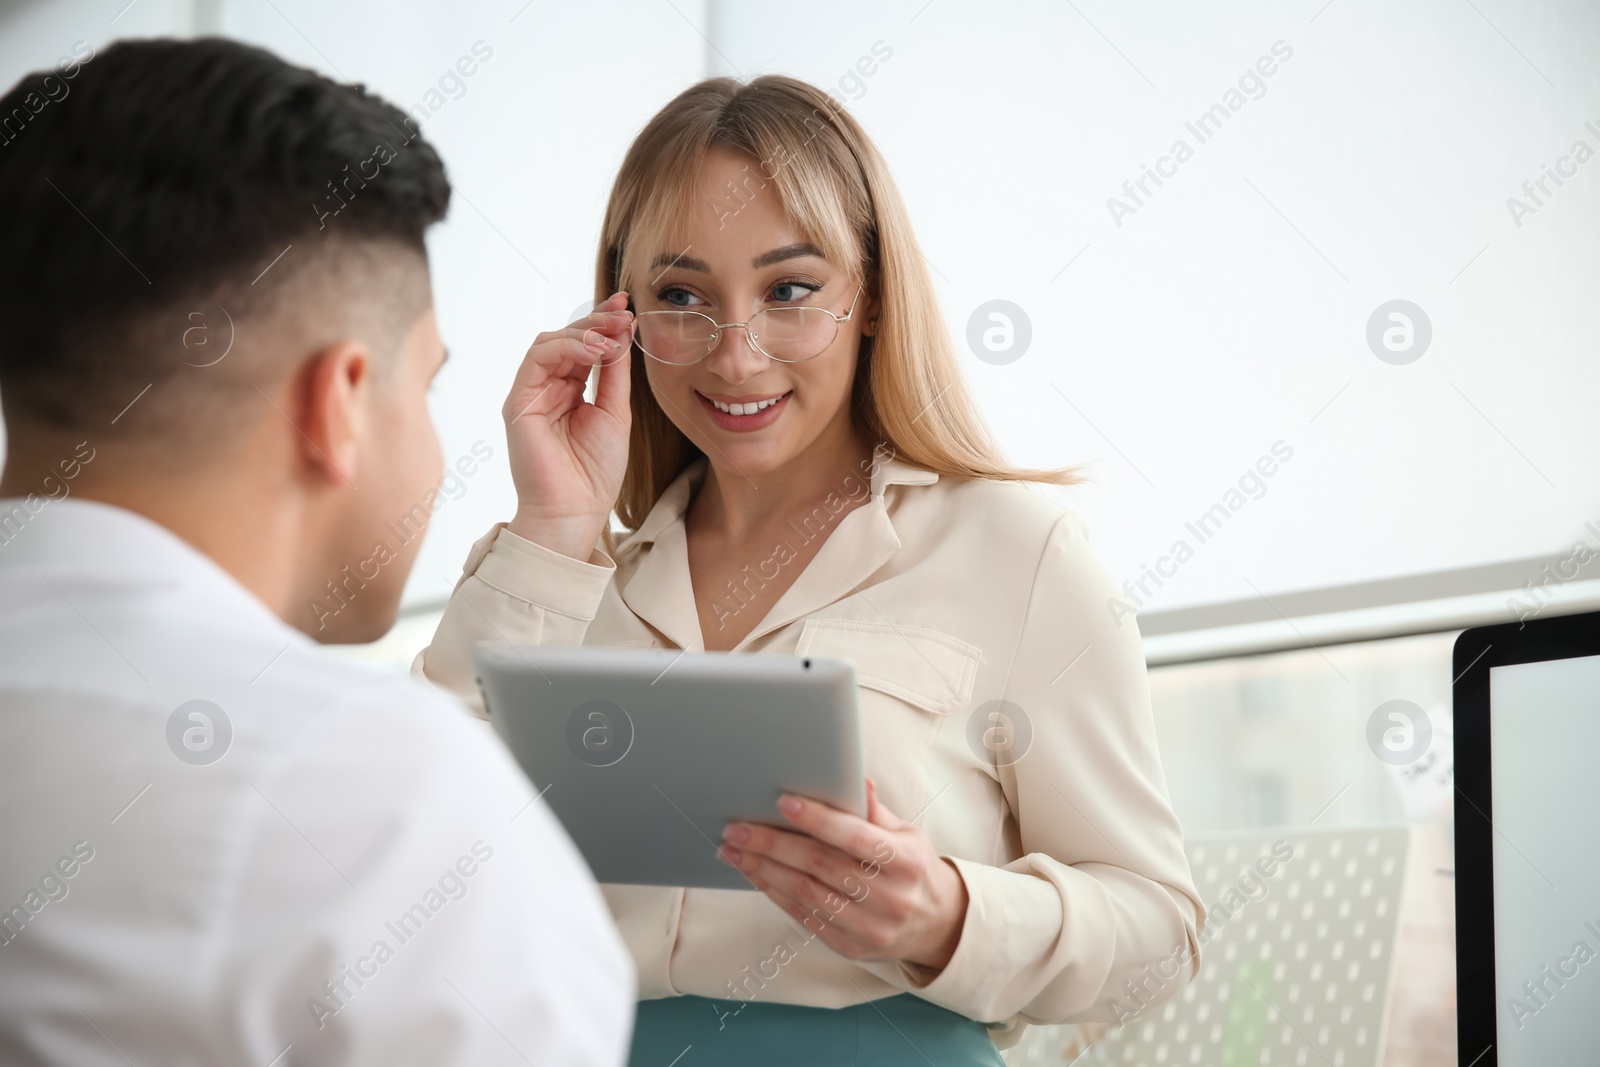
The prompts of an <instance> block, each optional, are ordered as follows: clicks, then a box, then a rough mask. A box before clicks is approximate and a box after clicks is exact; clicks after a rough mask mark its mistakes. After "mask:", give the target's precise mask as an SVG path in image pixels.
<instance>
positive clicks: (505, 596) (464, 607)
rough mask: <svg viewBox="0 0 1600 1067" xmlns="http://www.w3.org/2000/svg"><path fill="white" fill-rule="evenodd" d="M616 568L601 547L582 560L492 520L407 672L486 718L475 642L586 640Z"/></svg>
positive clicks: (561, 642) (569, 642)
mask: <svg viewBox="0 0 1600 1067" xmlns="http://www.w3.org/2000/svg"><path fill="white" fill-rule="evenodd" d="M616 570H617V565H616V563H615V562H613V561H612V559H611V557H610V556H608V555H606V554H605V552H603V551H601V549H600V548H599V547H598V546H597V547H596V548H595V549H594V551H593V552H592V553H590V556H589V559H588V561H587V562H585V561H583V560H579V559H574V558H573V557H571V556H566V555H563V554H561V553H560V552H556V551H554V550H553V549H549V548H546V547H544V546H543V545H540V544H537V543H535V542H533V541H529V540H527V539H526V538H522V537H518V536H517V535H516V534H514V533H512V532H511V531H510V530H508V529H506V524H505V523H497V524H496V525H495V527H494V528H493V529H491V530H490V531H489V532H488V533H487V534H485V535H484V536H483V537H481V538H479V540H478V541H477V543H476V544H474V545H473V546H472V551H471V552H470V553H469V554H468V555H467V562H466V564H465V565H464V566H463V567H462V571H461V580H460V581H458V582H457V583H456V587H455V591H454V592H452V593H451V594H450V602H449V603H448V604H446V605H445V609H444V616H443V617H442V618H441V619H440V620H439V628H438V629H437V630H436V631H434V635H433V641H432V643H431V644H429V645H428V647H427V648H425V649H423V650H422V651H421V652H419V653H417V658H416V659H415V660H414V661H413V662H412V664H411V673H412V674H413V675H415V676H417V677H419V678H422V679H425V680H427V681H430V682H432V683H433V684H435V685H437V686H440V687H442V688H444V689H448V690H450V691H451V692H452V693H454V694H455V695H456V696H458V697H460V698H461V700H462V702H463V703H465V704H466V705H467V707H468V708H470V709H471V710H472V712H473V714H475V715H477V716H478V717H479V718H486V717H487V716H485V714H484V710H483V694H482V693H480V692H479V691H478V684H477V673H476V671H475V670H474V668H473V664H472V649H473V646H474V645H476V644H477V643H478V642H479V641H500V642H510V643H512V644H519V645H581V644H583V638H584V635H585V633H587V632H588V629H589V623H591V622H592V621H594V617H595V613H596V612H597V611H599V609H600V600H601V598H602V597H603V596H605V591H606V587H607V586H608V585H609V584H610V583H611V579H612V577H613V576H614V575H615V574H616Z"/></svg>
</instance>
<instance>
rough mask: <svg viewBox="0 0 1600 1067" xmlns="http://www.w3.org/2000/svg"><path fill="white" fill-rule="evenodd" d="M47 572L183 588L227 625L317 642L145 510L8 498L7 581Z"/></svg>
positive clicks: (1, 521) (0, 548)
mask: <svg viewBox="0 0 1600 1067" xmlns="http://www.w3.org/2000/svg"><path fill="white" fill-rule="evenodd" d="M41 574H43V575H46V576H51V575H55V576H82V577H85V578H89V579H91V580H93V581H96V582H107V583H110V584H113V585H117V586H120V587H126V588H128V589H131V590H149V591H152V592H154V591H162V590H181V595H183V596H184V597H185V598H186V599H193V600H195V601H196V606H197V608H198V606H199V604H201V603H203V604H204V605H205V610H206V611H207V612H208V613H209V614H210V616H211V617H213V618H215V619H217V620H218V623H219V624H220V625H226V626H229V627H232V626H236V625H243V626H245V627H248V628H251V629H264V630H271V631H274V632H275V633H277V634H278V635H279V636H280V637H281V638H282V639H283V640H287V641H292V642H295V643H297V644H298V643H305V644H312V643H314V642H312V640H311V638H310V637H308V636H306V635H305V634H303V633H301V632H300V631H299V630H296V629H295V628H294V627H292V626H290V625H289V624H288V623H286V622H284V621H283V620H282V619H280V618H279V617H278V615H277V613H275V612H274V611H273V610H272V609H271V608H269V607H268V606H267V605H266V604H265V603H263V602H262V601H261V599H260V598H259V597H258V596H256V595H255V593H253V592H251V591H250V590H249V589H247V588H246V587H245V586H244V585H243V584H242V583H240V581H239V580H238V579H237V578H235V577H234V576H233V575H232V574H229V573H228V572H227V571H225V570H223V569H222V567H221V566H220V565H219V564H218V563H217V562H216V561H215V560H213V559H212V558H211V557H210V556H207V555H206V554H205V553H203V552H201V551H200V550H199V549H197V548H195V547H194V546H193V545H191V544H189V543H188V542H186V541H184V540H183V539H182V538H181V537H179V536H178V535H177V534H175V533H174V532H172V531H171V530H170V529H168V528H167V527H165V526H163V525H161V524H160V523H158V522H156V521H155V520H153V519H150V518H148V517H146V516H144V515H141V514H139V513H138V512H135V511H131V510H129V509H127V508H122V507H118V506H116V505H114V504H105V503H102V502H100V501H97V500H85V499H83V498H81V497H72V498H67V499H60V500H57V499H50V498H46V497H42V496H38V495H34V496H30V497H9V498H0V578H6V577H10V576H12V575H17V576H22V577H25V578H35V577H37V576H39V575H41Z"/></svg>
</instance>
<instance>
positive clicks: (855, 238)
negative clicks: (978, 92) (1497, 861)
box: [595, 75, 1085, 542]
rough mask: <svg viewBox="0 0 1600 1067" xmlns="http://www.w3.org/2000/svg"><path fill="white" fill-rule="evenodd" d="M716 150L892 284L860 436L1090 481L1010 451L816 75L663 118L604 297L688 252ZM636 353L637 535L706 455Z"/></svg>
mask: <svg viewBox="0 0 1600 1067" xmlns="http://www.w3.org/2000/svg"><path fill="white" fill-rule="evenodd" d="M714 148H718V149H723V150H725V151H729V152H732V153H734V154H736V155H741V156H747V157H749V159H750V160H751V162H752V163H756V164H757V169H758V171H759V173H751V174H749V177H748V178H747V179H746V187H747V188H748V185H749V183H750V182H751V181H753V182H755V183H756V186H757V188H761V187H764V186H765V185H766V184H767V183H768V182H772V183H775V184H776V186H777V189H778V195H779V197H780V200H781V202H782V204H783V207H784V210H785V211H786V213H787V214H788V216H789V218H790V219H791V220H793V222H794V223H795V225H796V227H797V228H798V229H800V231H801V232H802V233H804V234H805V235H806V236H807V237H808V238H809V239H810V240H811V241H813V242H814V243H816V244H817V246H818V247H819V248H821V250H822V252H823V255H824V257H825V258H826V259H827V260H828V261H829V262H831V263H835V264H837V265H839V266H841V267H846V268H852V267H853V268H856V269H857V272H858V274H857V276H858V277H861V278H869V277H873V276H875V277H876V278H877V282H878V296H879V315H878V327H877V330H876V332H875V336H873V337H863V338H862V342H861V343H862V348H861V353H860V363H859V365H858V366H857V368H856V380H855V385H854V387H853V389H852V399H851V415H852V421H853V423H854V425H855V428H856V431H857V432H858V433H860V434H861V435H862V436H863V437H864V438H865V439H866V440H867V441H868V442H869V443H872V444H874V445H875V444H876V443H878V442H886V443H887V444H888V445H889V446H890V448H892V449H893V453H892V454H893V455H894V456H895V457H896V458H898V459H901V460H903V461H905V462H907V463H909V464H911V465H913V466H917V467H922V468H925V469H927V470H932V471H936V472H937V473H938V474H940V475H941V476H950V477H959V478H990V479H999V480H1007V481H1029V482H1046V483H1051V484H1054V485H1075V484H1078V483H1079V482H1082V481H1084V480H1085V479H1084V478H1083V475H1082V473H1081V470H1082V469H1081V468H1076V467H1073V468H1061V469H1048V470H1032V469H1025V468H1018V467H1013V466H1011V465H1010V464H1008V463H1007V462H1006V461H1005V459H1004V458H1003V457H1002V456H1001V453H1000V449H999V446H998V445H997V444H996V442H995V440H994V438H993V436H992V435H991V433H990V431H989V428H988V426H987V425H986V424H985V423H984V420H983V417H982V415H981V414H980V412H979V411H978V408H977V405H976V404H975V403H974V402H973V399H972V396H971V394H970V393H969V392H968V390H967V387H966V383H965V381H964V379H963V377H962V374H961V368H960V364H959V363H958V361H957V358H956V355H955V352H954V349H953V348H952V346H951V342H950V337H949V334H948V332H947V330H946V329H945V324H944V319H943V316H942V315H941V313H940V310H939V305H938V300H937V298H936V296H935V294H934V289H933V284H932V281H931V279H930V278H929V276H928V271H927V267H926V266H925V264H924V261H923V258H922V253H921V252H920V251H919V250H918V248H917V242H916V237H915V236H914V235H913V234H912V230H911V223H910V220H909V218H908V217H907V215H906V210H905V206H904V204H903V203H902V202H901V200H900V194H899V191H898V190H897V189H896V188H895V185H894V181H893V179H891V178H890V176H889V171H888V168H887V166H886V165H885V164H884V161H883V157H882V156H881V155H880V154H879V153H878V150H877V148H876V147H875V146H874V145H873V144H872V142H871V140H870V139H869V138H868V137H867V135H866V133H865V131H863V130H862V128H861V126H860V125H859V124H858V123H857V122H856V121H855V119H854V118H852V117H851V116H850V114H849V113H848V112H846V111H845V110H844V108H843V107H842V106H841V105H840V104H839V103H838V102H837V101H836V100H834V98H833V97H831V96H829V95H828V94H827V93H825V92H823V91H822V90H821V89H818V88H816V87H815V86H813V85H809V84H807V83H806V82H803V81H799V80H797V79H795V78H789V77H784V76H782V75H766V76H763V77H759V78H756V79H754V80H753V81H751V82H749V83H742V82H740V81H738V80H736V79H733V78H709V79H707V80H705V81H702V82H700V83H699V84H697V85H694V86H691V87H690V88H688V89H686V90H685V91H684V92H682V93H680V94H679V95H678V96H677V97H676V98H675V99H673V100H672V102H671V103H669V104H667V106H666V107H664V108H662V109H661V111H660V112H658V113H657V114H656V116H655V117H654V118H653V119H651V120H650V122H649V124H648V125H646V126H645V128H644V129H643V130H642V131H640V133H639V136H638V137H636V138H635V139H634V142H633V145H632V146H631V147H630V148H629V149H628V154H627V157H626V158H625V159H623V161H622V168H621V169H620V170H619V171H618V173H617V180H616V183H615V184H614V185H613V186H612V189H611V200H610V203H609V204H608V205H607V207H606V216H605V224H604V227H603V229H602V232H601V237H600V254H599V261H598V263H597V265H596V271H595V274H596V277H595V299H596V300H597V301H599V300H604V299H605V298H606V297H607V296H610V295H611V294H612V293H614V292H617V291H618V290H622V289H626V290H628V291H629V292H632V291H633V286H634V283H635V282H636V281H638V280H640V279H641V278H646V277H648V275H647V273H646V272H647V271H648V270H649V269H650V265H651V263H652V261H653V260H654V259H655V257H656V256H657V255H659V254H661V253H662V252H663V251H664V250H666V251H668V252H669V254H670V251H671V250H675V249H678V248H686V247H687V245H688V243H689V237H688V236H687V234H688V230H689V227H690V220H691V217H692V214H693V210H694V195H695V186H696V182H697V179H698V177H699V174H700V170H701V167H702V164H703V163H704V160H705V158H706V155H707V153H708V152H710V151H711V150H712V149H714ZM758 161H759V162H758ZM747 171H748V168H747ZM680 254H681V253H680ZM631 358H632V360H633V366H632V368H631V371H632V375H633V382H634V388H633V390H632V415H633V426H632V430H631V433H630V440H629V442H628V446H629V447H628V468H627V472H626V474H625V475H624V476H623V481H622V491H621V493H620V494H619V496H618V499H617V515H618V517H619V518H620V519H621V520H622V523H623V525H624V526H625V527H626V528H627V529H628V530H636V529H638V528H639V525H640V524H641V523H643V521H644V519H645V517H646V516H647V515H648V514H649V513H650V509H651V508H652V507H654V506H655V503H656V500H657V499H658V498H659V497H660V495H661V493H662V491H663V490H664V489H665V488H666V487H667V486H668V485H669V484H670V483H671V482H672V480H673V479H674V478H676V477H677V476H678V475H679V474H680V473H681V472H682V471H683V469H684V468H685V467H687V466H688V465H689V464H691V463H693V462H694V461H695V460H696V459H698V458H699V456H700V455H701V451H700V449H699V448H698V447H696V446H695V445H694V443H693V442H691V441H690V440H689V439H688V438H687V437H686V436H684V434H683V433H682V431H680V430H679V429H678V428H677V426H675V425H674V424H673V422H672V420H671V419H669V418H668V417H667V415H666V413H665V412H664V411H662V409H661V405H660V404H659V403H657V401H656V398H655V395H654V393H652V391H651V390H650V389H649V388H648V387H647V386H646V384H645V383H646V378H645V373H644V358H645V357H644V354H643V353H641V352H640V351H639V350H638V346H637V345H636V346H634V350H633V352H632V355H631ZM607 541H608V542H609V541H610V533H609V531H608V532H607Z"/></svg>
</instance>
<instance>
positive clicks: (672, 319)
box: [633, 282, 866, 367]
mask: <svg viewBox="0 0 1600 1067" xmlns="http://www.w3.org/2000/svg"><path fill="white" fill-rule="evenodd" d="M865 288H866V283H864V282H863V283H862V284H861V285H859V286H857V287H856V295H855V298H854V299H852V300H851V301H850V307H849V309H848V310H846V311H845V313H844V314H843V315H835V314H834V313H833V312H831V311H829V310H828V309H827V308H819V307H781V308H766V309H765V310H762V311H758V312H756V313H755V314H754V315H751V316H750V319H749V321H747V322H718V321H717V320H716V319H713V318H712V317H711V316H710V315H702V314H701V313H700V312H698V311H643V312H640V313H639V314H637V315H635V316H634V318H633V339H634V341H635V342H636V343H637V344H638V345H639V350H640V351H641V352H643V353H644V354H645V355H647V356H649V357H650V358H651V359H653V360H656V361H658V362H661V363H670V364H673V365H674V366H679V367H683V366H688V365H689V364H692V363H699V362H700V361H701V360H702V359H705V358H706V357H707V356H709V355H710V354H711V353H712V352H713V351H715V350H716V347H717V344H718V343H719V342H720V341H721V340H722V331H723V330H743V331H745V336H747V337H748V338H749V339H750V347H751V348H753V349H755V350H756V351H757V352H760V353H761V354H762V355H764V356H767V357H769V358H771V359H775V360H777V361H778V362H779V363H804V362H805V361H806V360H808V359H815V358H816V357H818V356H820V355H822V353H824V352H826V351H827V350H828V346H829V345H831V344H833V341H834V338H836V337H838V336H839V324H840V323H842V322H849V321H850V317H851V316H852V315H854V314H855V312H856V304H857V302H859V301H860V299H861V293H862V290H863V289H865Z"/></svg>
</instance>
